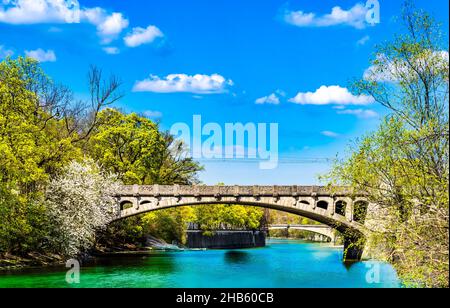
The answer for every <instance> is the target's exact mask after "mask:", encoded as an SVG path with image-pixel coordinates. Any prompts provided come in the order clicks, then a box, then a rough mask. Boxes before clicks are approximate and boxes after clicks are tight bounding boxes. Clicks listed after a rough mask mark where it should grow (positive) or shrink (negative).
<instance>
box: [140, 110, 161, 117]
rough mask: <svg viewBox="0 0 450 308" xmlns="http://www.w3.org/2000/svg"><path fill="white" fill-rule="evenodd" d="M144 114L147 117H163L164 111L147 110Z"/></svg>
mask: <svg viewBox="0 0 450 308" xmlns="http://www.w3.org/2000/svg"><path fill="white" fill-rule="evenodd" d="M144 116H146V117H147V118H161V117H162V113H161V112H160V111H154V110H146V111H144Z"/></svg>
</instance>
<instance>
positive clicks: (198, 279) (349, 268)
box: [0, 239, 401, 288]
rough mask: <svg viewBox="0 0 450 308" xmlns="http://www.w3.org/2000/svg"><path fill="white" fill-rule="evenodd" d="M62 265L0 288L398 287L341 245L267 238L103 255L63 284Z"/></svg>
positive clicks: (389, 273) (387, 270) (4, 281)
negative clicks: (348, 259)
mask: <svg viewBox="0 0 450 308" xmlns="http://www.w3.org/2000/svg"><path fill="white" fill-rule="evenodd" d="M66 271H67V269H66V268H65V267H57V268H39V269H27V270H14V271H8V272H0V287H169V288H171V287H174V288H179V287H199V288H202V287H208V288H210V287H237V288H246V287H248V288H266V287H267V288H272V287H273V288H277V287H279V288H285V287H339V288H342V287H360V288H380V287H381V288H383V287H384V288H395V287H400V286H401V285H400V282H399V280H398V278H397V275H396V273H395V270H394V269H393V268H392V266H391V265H390V264H386V263H382V262H376V261H362V262H356V263H353V264H351V265H349V264H347V265H345V264H343V262H342V247H333V246H331V245H329V244H319V243H307V242H303V241H297V240H275V239H271V240H268V242H267V246H266V247H264V248H254V249H240V250H184V251H152V252H150V253H149V254H148V255H145V256H132V257H110V258H102V259H100V260H98V261H96V262H95V263H94V264H89V265H84V266H82V267H81V270H80V282H79V283H74V284H68V283H67V282H66Z"/></svg>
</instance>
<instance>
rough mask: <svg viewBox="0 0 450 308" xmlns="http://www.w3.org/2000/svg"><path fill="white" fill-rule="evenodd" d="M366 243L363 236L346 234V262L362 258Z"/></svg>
mask: <svg viewBox="0 0 450 308" xmlns="http://www.w3.org/2000/svg"><path fill="white" fill-rule="evenodd" d="M364 244H365V241H364V239H363V238H362V237H355V236H344V262H347V261H359V260H361V257H362V254H363V251H364Z"/></svg>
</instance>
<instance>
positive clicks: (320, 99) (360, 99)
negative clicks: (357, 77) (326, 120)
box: [289, 86, 374, 105]
mask: <svg viewBox="0 0 450 308" xmlns="http://www.w3.org/2000/svg"><path fill="white" fill-rule="evenodd" d="M289 101H290V102H292V103H295V104H301V105H367V104H370V103H373V102H374V99H373V97H371V96H367V95H353V94H351V93H350V91H349V90H348V89H347V88H342V87H340V86H321V87H320V88H319V89H317V90H316V91H315V92H299V93H298V94H297V95H296V96H295V97H293V98H291V99H289Z"/></svg>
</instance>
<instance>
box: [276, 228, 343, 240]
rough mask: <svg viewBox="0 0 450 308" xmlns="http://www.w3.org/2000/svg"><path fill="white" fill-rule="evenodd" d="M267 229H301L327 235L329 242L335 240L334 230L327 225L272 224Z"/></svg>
mask: <svg viewBox="0 0 450 308" xmlns="http://www.w3.org/2000/svg"><path fill="white" fill-rule="evenodd" d="M268 229H269V230H284V229H287V230H302V231H309V232H313V233H317V234H320V235H323V236H326V237H328V238H329V239H330V240H331V242H335V240H336V230H335V229H333V228H332V227H329V226H327V225H300V224H274V225H269V227H268Z"/></svg>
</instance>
